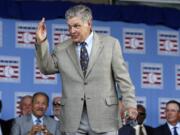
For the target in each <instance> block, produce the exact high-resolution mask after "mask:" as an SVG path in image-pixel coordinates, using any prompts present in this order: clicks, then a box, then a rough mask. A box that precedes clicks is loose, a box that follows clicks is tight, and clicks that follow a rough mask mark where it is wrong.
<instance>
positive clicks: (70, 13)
mask: <svg viewBox="0 0 180 135" xmlns="http://www.w3.org/2000/svg"><path fill="white" fill-rule="evenodd" d="M72 17H81V19H82V21H88V20H92V11H91V9H90V8H89V7H87V6H85V5H76V6H73V7H71V8H69V9H68V10H67V11H66V13H65V18H66V20H68V19H70V18H72Z"/></svg>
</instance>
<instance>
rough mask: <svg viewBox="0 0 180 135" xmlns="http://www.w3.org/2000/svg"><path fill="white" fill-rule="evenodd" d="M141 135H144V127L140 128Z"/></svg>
mask: <svg viewBox="0 0 180 135" xmlns="http://www.w3.org/2000/svg"><path fill="white" fill-rule="evenodd" d="M139 135H144V132H143V127H142V126H139Z"/></svg>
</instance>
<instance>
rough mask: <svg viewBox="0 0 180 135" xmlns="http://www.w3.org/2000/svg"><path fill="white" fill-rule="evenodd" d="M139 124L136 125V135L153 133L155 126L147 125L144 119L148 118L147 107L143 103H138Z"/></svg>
mask: <svg viewBox="0 0 180 135" xmlns="http://www.w3.org/2000/svg"><path fill="white" fill-rule="evenodd" d="M137 111H138V116H137V123H138V124H137V125H136V126H135V127H134V128H135V130H136V135H153V128H152V127H151V126H148V125H145V124H144V120H145V119H146V109H145V107H144V106H143V105H140V104H138V105H137Z"/></svg>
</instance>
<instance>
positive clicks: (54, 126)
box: [11, 115, 60, 135]
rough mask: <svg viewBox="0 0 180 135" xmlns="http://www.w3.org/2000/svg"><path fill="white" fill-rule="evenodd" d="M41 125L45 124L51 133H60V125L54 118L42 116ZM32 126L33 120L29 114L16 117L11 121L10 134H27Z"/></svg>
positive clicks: (57, 134)
mask: <svg viewBox="0 0 180 135" xmlns="http://www.w3.org/2000/svg"><path fill="white" fill-rule="evenodd" d="M43 125H45V126H46V127H47V129H48V130H49V132H50V133H52V134H53V135H60V128H59V127H60V125H59V123H58V122H57V121H55V120H54V119H52V118H50V117H48V116H44V118H43ZM32 126H33V121H32V116H31V115H26V116H21V117H17V118H16V119H15V121H14V123H13V126H12V129H11V135H28V132H29V131H30V130H31V128H32Z"/></svg>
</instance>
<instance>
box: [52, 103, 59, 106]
mask: <svg viewBox="0 0 180 135" xmlns="http://www.w3.org/2000/svg"><path fill="white" fill-rule="evenodd" d="M60 105H61V104H60V103H53V106H60Z"/></svg>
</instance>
